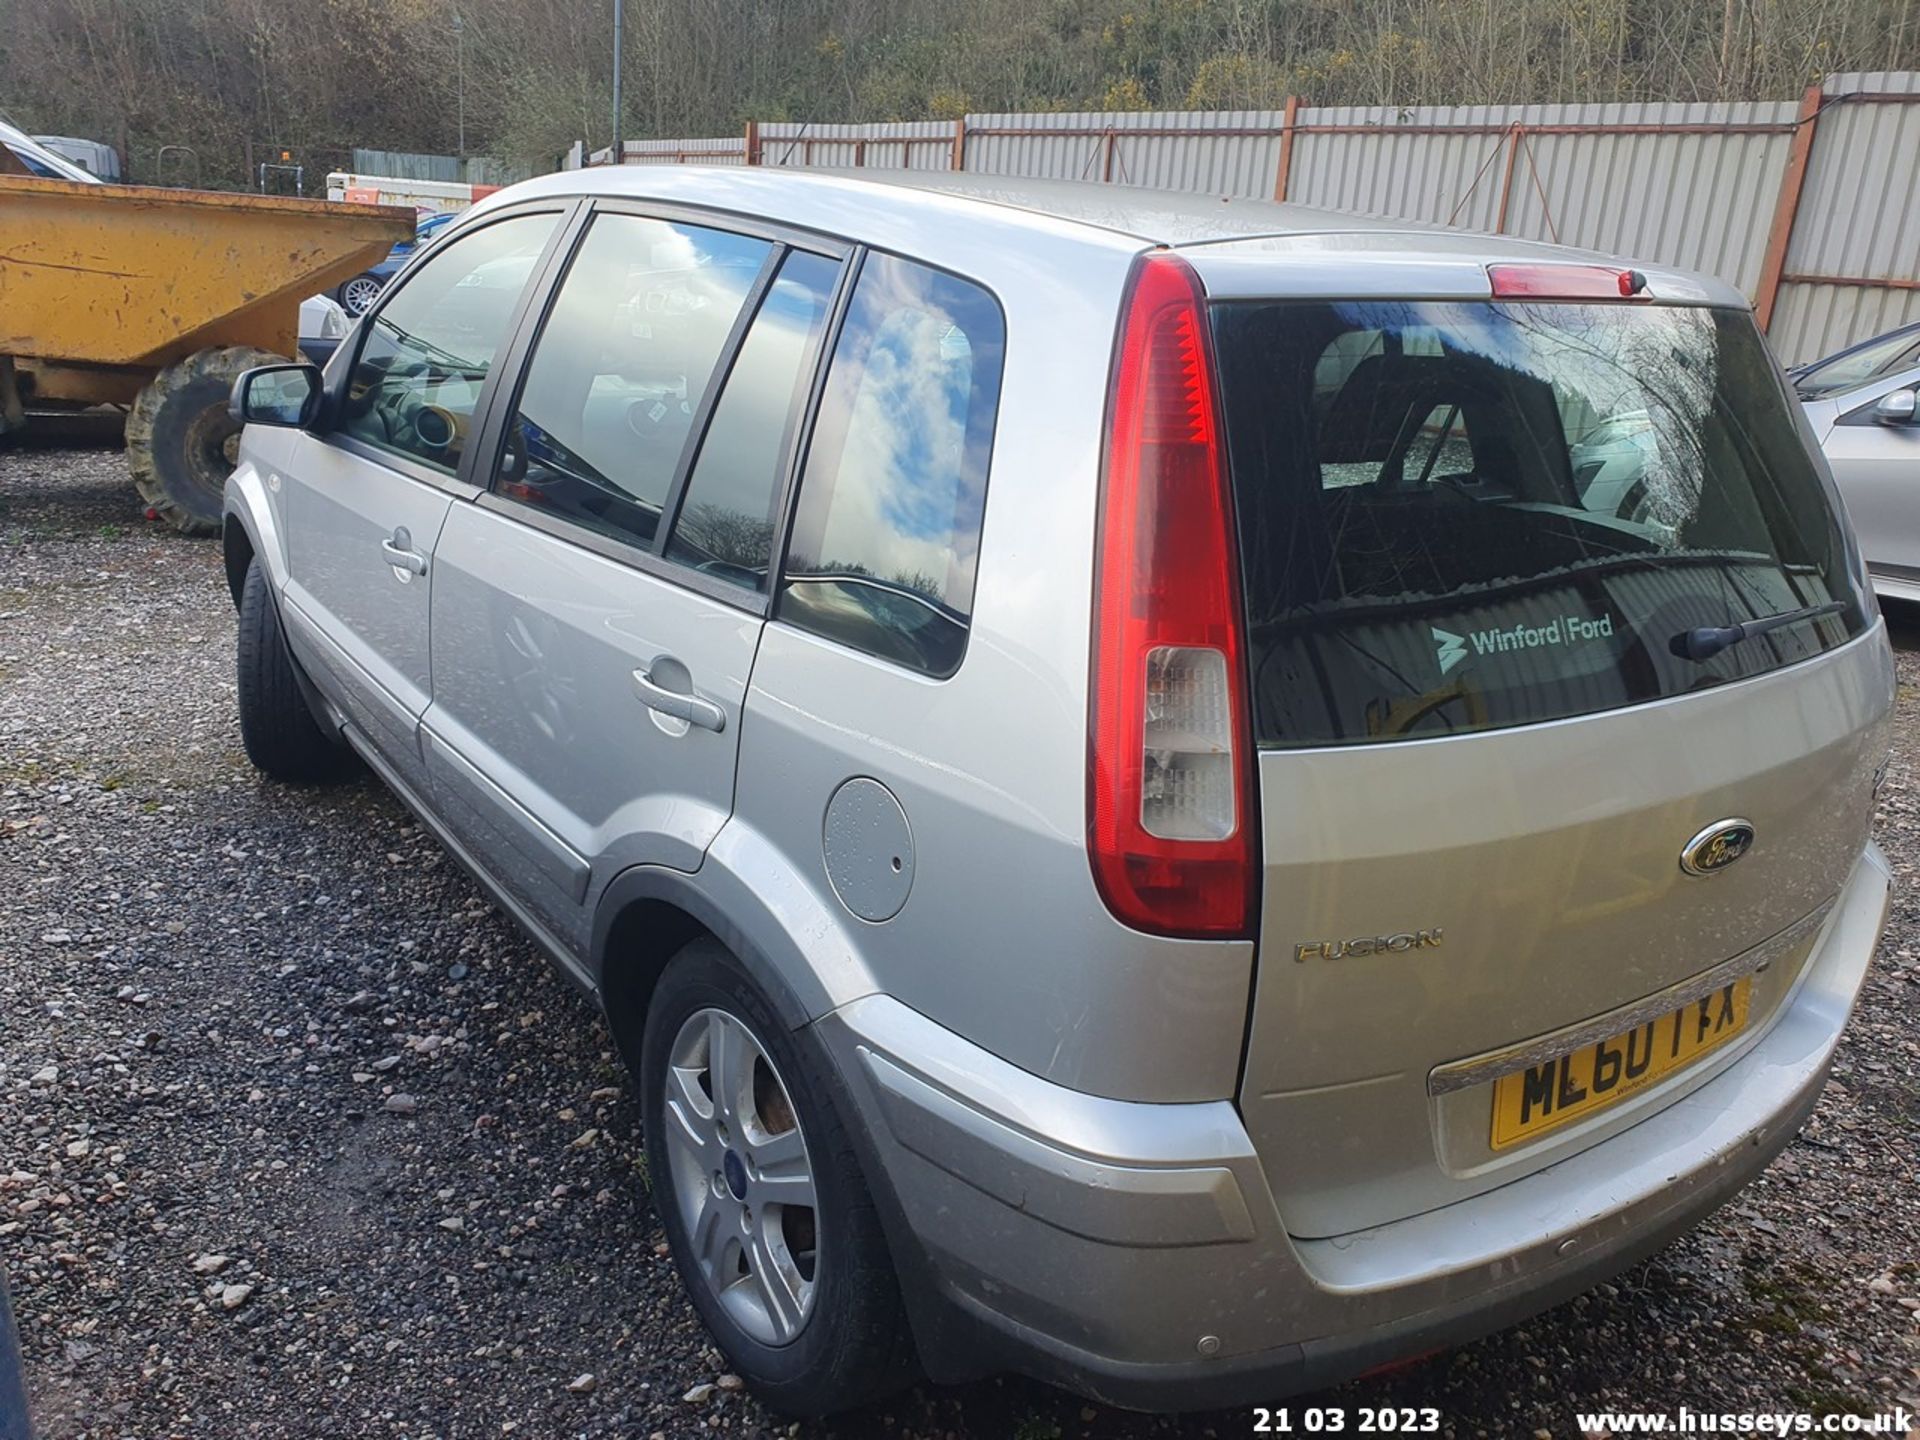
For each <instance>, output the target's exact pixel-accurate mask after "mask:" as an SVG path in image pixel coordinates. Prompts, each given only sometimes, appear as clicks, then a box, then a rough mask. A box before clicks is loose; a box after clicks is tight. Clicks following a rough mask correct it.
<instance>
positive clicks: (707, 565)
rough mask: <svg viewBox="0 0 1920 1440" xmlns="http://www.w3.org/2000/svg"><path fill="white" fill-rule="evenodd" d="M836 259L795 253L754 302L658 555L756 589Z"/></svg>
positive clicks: (767, 562)
mask: <svg viewBox="0 0 1920 1440" xmlns="http://www.w3.org/2000/svg"><path fill="white" fill-rule="evenodd" d="M839 273H840V264H839V262H838V261H836V260H829V259H827V258H826V257H825V256H821V255H812V254H808V253H807V252H806V251H804V250H795V251H793V252H791V253H790V254H789V255H788V256H787V258H786V259H785V260H784V261H782V262H781V265H780V274H779V277H778V278H777V279H775V281H774V282H773V286H772V288H770V289H769V290H768V291H767V294H766V298H765V299H764V300H762V301H761V302H760V309H759V311H758V313H756V314H755V315H754V317H753V325H752V327H751V328H750V329H749V330H748V331H747V338H746V339H745V340H744V341H742V342H741V345H740V353H739V355H738V357H736V358H735V360H734V362H733V367H732V369H731V370H729V372H728V374H727V381H726V386H725V388H724V389H722V390H721V392H720V399H719V401H718V403H717V404H716V405H715V406H714V409H713V419H712V421H711V422H710V423H709V424H708V426H707V433H706V436H705V438H704V439H702V440H701V442H700V454H699V456H698V458H696V459H695V460H694V462H693V473H692V474H691V475H690V476H689V477H688V479H687V493H686V498H685V499H683V500H682V501H681V502H680V515H679V518H678V519H676V520H675V521H674V524H673V535H672V537H671V538H670V539H669V540H668V541H667V557H668V558H669V559H672V560H678V561H680V562H681V563H683V564H686V565H691V566H692V567H693V568H694V569H696V570H699V571H700V572H702V573H703V574H707V575H712V576H714V577H716V578H718V579H721V580H726V581H728V582H730V583H732V584H735V585H740V586H743V587H745V588H746V589H748V590H754V591H760V592H764V591H765V590H766V588H767V572H768V570H769V569H770V568H771V566H772V560H773V507H774V503H775V501H776V499H777V498H778V496H779V492H780V479H781V462H782V460H783V459H784V458H785V457H786V454H787V446H788V442H789V441H790V439H791V438H792V434H793V426H794V422H795V420H796V419H797V418H798V416H799V414H800V409H801V402H802V401H803V399H804V398H805V392H806V388H807V380H808V378H809V377H810V376H811V375H812V373H813V359H814V354H815V352H816V350H817V349H818V347H819V344H820V332H821V329H822V327H823V326H824V325H825V323H826V317H827V306H828V305H829V304H830V303H831V301H832V299H833V285H834V281H835V279H836V278H837V277H838V276H839Z"/></svg>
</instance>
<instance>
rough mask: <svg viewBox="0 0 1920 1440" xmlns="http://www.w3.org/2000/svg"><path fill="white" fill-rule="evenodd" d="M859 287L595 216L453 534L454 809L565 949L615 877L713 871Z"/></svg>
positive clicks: (682, 235) (439, 786)
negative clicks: (815, 428)
mask: <svg viewBox="0 0 1920 1440" xmlns="http://www.w3.org/2000/svg"><path fill="white" fill-rule="evenodd" d="M839 270H840V262H839V261H838V260H837V259H834V258H829V257H828V256H826V255H822V254H816V253H812V252H810V251H805V250H799V249H791V250H790V249H788V248H786V247H785V246H783V245H782V244H780V243H778V242H776V241H774V240H771V239H761V238H755V237H751V236H747V235H741V234H736V233H731V232H728V231H722V230H717V229H713V228H709V227H706V226H701V225H694V224H688V223H678V222H676V223H669V222H668V221H665V220H662V219H657V218H653V217H650V216H646V215H642V214H638V213H630V212H626V211H622V210H612V211H606V212H603V213H600V214H598V215H597V216H596V217H595V218H594V220H593V221H592V223H591V225H590V226H589V228H588V229H587V231H586V233H585V236H584V238H583V239H582V241H581V242H580V245H579V248H578V250H577V251H576V253H575V255H574V257H573V259H572V260H571V262H570V264H569V267H568V270H567V273H566V275H565V278H564V279H563V280H562V282H561V284H560V287H559V289H558V292H557V294H556V296H555V299H554V302H553V304H552V307H551V309H550V311H549V313H548V315H547V318H546V320H545V322H544V326H543V329H542V331H541V333H540V335H539V336H538V337H537V339H536V340H535V341H534V344H533V346H532V350H531V356H530V359H529V360H528V362H527V365H526V367H525V375H524V379H522V381H521V383H520V386H519V390H518V393H517V394H515V395H514V396H513V397H512V400H511V402H510V408H506V409H505V419H504V422H503V432H504V439H503V441H502V443H501V446H500V457H499V461H498V464H497V466H496V471H495V474H494V476H493V486H492V490H491V492H490V493H488V494H486V495H483V496H482V497H481V498H480V500H479V501H478V503H476V504H474V505H470V506H469V505H459V506H456V507H454V512H453V514H452V515H451V516H450V518H449V519H448V522H447V525H446V528H445V530H444V532H443V533H442V535H441V538H440V542H439V545H438V547H437V548H436V552H435V557H434V563H435V581H434V588H433V601H432V609H433V636H434V639H433V643H434V677H433V678H434V686H433V706H432V709H431V710H430V711H429V712H428V713H427V717H426V720H425V722H424V725H423V731H422V747H423V750H424V752H425V756H426V763H427V765H428V767H429V769H430V772H431V775H432V784H433V787H434V803H435V805H436V808H437V809H438V810H439V811H440V812H441V813H442V814H443V815H444V816H445V817H447V819H448V821H449V823H450V824H452V825H453V827H454V828H455V829H456V830H457V831H458V832H459V833H460V834H461V836H462V838H463V840H464V841H465V842H466V844H467V845H468V847H469V848H470V849H471V850H472V851H473V852H475V853H476V854H477V855H478V856H479V857H480V858H481V860H482V862H483V863H484V864H485V865H486V866H487V868H488V869H489V870H491V871H492V872H493V874H494V875H495V877H496V878H497V879H498V880H499V881H500V883H501V884H502V885H503V886H504V887H505V888H506V889H507V890H508V891H509V892H511V893H512V894H513V895H514V896H515V898H516V899H518V900H519V901H520V902H521V903H522V904H524V905H525V906H526V907H527V909H529V910H530V911H531V912H532V913H533V914H534V915H535V916H536V917H537V918H538V919H539V920H540V921H542V923H544V924H545V925H547V926H548V927H549V928H550V929H551V930H552V931H553V932H554V933H555V934H556V935H558V936H559V937H561V938H562V939H563V940H565V941H566V942H568V945H569V947H570V948H575V949H578V948H580V947H581V945H582V943H583V941H584V939H585V934H586V929H587V917H588V915H589V914H590V908H589V902H590V897H591V895H592V894H593V893H595V892H596V891H597V889H598V888H599V887H601V886H604V884H605V883H606V881H607V879H608V878H610V877H611V876H612V875H613V874H615V873H617V872H618V871H619V870H621V869H623V868H625V867H626V866H629V865H634V864H657V865H666V866H671V867H674V868H676V869H681V870H692V869H694V868H696V867H697V866H698V865H699V864H700V861H701V857H702V856H703V855H704V854H705V851H706V848H707V846H708V844H710V843H711V842H712V840H713V837H714V836H715V835H716V834H717V833H718V832H719V829H720V827H721V825H722V824H724V823H725V822H726V819H727V817H728V815H729V814H731V813H732V808H733V776H734V762H735V756H736V753H737V746H738V735H739V727H740V714H741V703H742V699H743V697H744V695H745V693H746V686H747V680H748V676H749V673H750V671H751V669H752V665H753V658H754V652H755V649H756V647H757V646H758V644H759V638H760V631H761V627H762V624H763V620H764V615H765V609H766V586H767V573H768V569H769V567H770V561H771V547H772V537H773V530H774V513H775V506H776V502H777V497H778V496H779V494H780V493H781V491H782V488H783V486H784V482H785V478H786V475H787V471H788V468H789V465H790V463H791V450H792V447H793V444H794V434H795V431H796V429H797V417H798V414H799V411H800V408H801V406H800V402H801V400H802V399H803V397H804V395H805V392H806V388H807V382H808V379H809V377H810V376H811V374H812V371H813V368H814V365H815V364H816V362H817V352H818V348H819V338H820V333H821V330H822V328H823V325H824V320H825V316H826V313H827V310H828V308H829V303H830V298H831V295H832V293H833V289H834V285H835V283H836V281H837V278H838V275H839ZM502 404H503V407H505V406H506V405H507V404H508V402H507V401H505V400H504V399H503V402H502ZM676 514H677V515H678V517H679V519H678V523H677V524H676V523H675V520H674V517H675V516H676Z"/></svg>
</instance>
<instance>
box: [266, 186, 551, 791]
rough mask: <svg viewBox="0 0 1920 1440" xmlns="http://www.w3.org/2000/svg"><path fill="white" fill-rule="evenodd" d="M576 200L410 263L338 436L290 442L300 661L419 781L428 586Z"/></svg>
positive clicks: (377, 745)
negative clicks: (530, 303)
mask: <svg viewBox="0 0 1920 1440" xmlns="http://www.w3.org/2000/svg"><path fill="white" fill-rule="evenodd" d="M559 219H561V211H559V209H553V211H540V213H532V215H515V217H507V219H501V221H495V223H492V225H484V227H480V228H478V230H472V232H468V234H465V236H461V238H457V240H453V242H451V244H447V246H445V248H444V250H438V252H436V253H434V257H432V259H428V261H424V263H422V265H420V267H419V269H415V271H409V273H407V275H405V280H403V284H399V288H396V290H394V292H392V294H390V296H386V298H384V300H382V303H380V307H378V309H376V311H374V313H372V315H371V317H369V319H367V321H365V326H363V338H361V344H359V353H357V355H355V357H353V365H351V369H349V372H348V376H346V384H344V392H342V394H340V396H338V399H336V413H334V417H332V424H330V426H328V428H326V432H324V434H317V436H315V434H305V432H300V434H298V436H296V438H294V444H292V449H290V451H288V463H286V480H284V484H286V486H288V495H286V511H288V526H286V528H288V582H286V591H284V595H282V614H284V618H286V630H288V637H290V641H292V645H294V649H296V651H298V653H300V659H301V660H303V662H305V664H307V666H309V668H313V670H317V672H323V674H324V676H326V678H328V680H330V684H328V693H332V695H334V697H336V699H338V701H340V703H342V705H344V708H346V712H348V716H349V720H351V722H353V726H355V728H357V730H359V732H361V733H363V735H365V739H367V741H369V743H371V745H372V747H374V749H376V751H380V755H382V756H384V758H386V760H388V762H390V764H392V766H394V768H396V770H399V774H401V776H403V778H405V780H411V781H419V778H420V762H419V745H417V733H415V732H417V726H419V718H420V712H422V710H424V708H426V705H428V699H430V695H432V676H430V653H428V632H426V626H428V595H430V593H432V555H434V545H436V541H438V538H440V530H442V524H444V522H445V516H447V509H449V507H451V505H453V501H455V497H457V495H459V493H463V488H465V490H467V493H470V490H472V488H470V486H465V484H463V478H461V474H463V468H470V463H468V461H467V455H465V449H467V436H468V432H470V430H472V424H474V417H476V415H478V411H480V396H482V388H484V386H486V380H488V372H490V369H492V363H493V353H495V351H497V349H499V346H501V344H503V342H505V340H507V334H509V326H511V323H513V317H515V311H516V307H518V303H520V298H522V294H524V292H526V288H528V282H530V278H532V275H534V269H536V267H538V263H540V257H541V252H543V250H545V246H547V244H549V240H551V238H553V234H555V230H557V225H559Z"/></svg>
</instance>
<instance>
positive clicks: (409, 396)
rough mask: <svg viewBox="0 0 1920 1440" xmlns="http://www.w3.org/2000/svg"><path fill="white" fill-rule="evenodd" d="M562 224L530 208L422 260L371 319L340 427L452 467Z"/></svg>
mask: <svg viewBox="0 0 1920 1440" xmlns="http://www.w3.org/2000/svg"><path fill="white" fill-rule="evenodd" d="M558 223H559V216H558V215H522V216H519V217H517V218H515V219H512V220H502V221H499V222H498V223H497V224H493V225H487V226H483V227H482V228H480V229H478V230H475V231H473V232H472V233H471V234H468V235H465V236H462V237H461V238H460V239H459V240H456V241H454V242H452V243H451V244H449V245H448V246H447V248H446V249H444V250H442V251H440V253H439V254H437V255H436V256H434V258H433V259H431V260H427V261H423V262H422V264H421V267H420V269H419V270H417V271H415V272H413V273H412V274H410V275H408V277H407V279H406V283H405V284H403V285H402V286H401V287H400V288H399V289H398V290H397V291H395V292H394V295H393V298H392V299H391V300H389V301H388V302H387V303H386V304H385V305H382V306H381V307H380V308H379V310H377V311H376V312H375V313H374V314H373V316H372V317H371V318H370V319H369V320H368V321H367V323H366V327H365V328H366V340H365V342H364V343H363V344H362V345H361V347H360V355H359V358H358V359H357V360H356V361H355V363H354V367H353V375H352V377H351V378H350V379H349V381H348V384H347V400H346V405H345V413H344V415H343V417H342V421H341V428H342V429H343V430H344V431H345V432H346V433H347V434H349V435H352V436H354V437H355V438H356V439H360V440H365V441H367V442H368V443H369V444H373V445H378V446H379V447H380V448H381V449H383V450H391V451H394V452H396V453H397V454H401V455H405V456H407V457H409V458H410V459H414V460H418V461H420V462H421V463H422V464H425V465H430V466H432V467H433V468H434V469H436V470H443V471H445V472H446V473H447V474H449V475H450V474H452V473H453V472H454V471H455V470H457V469H459V467H460V453H461V451H462V449H463V448H464V447H465V446H466V443H467V438H468V435H469V433H470V432H471V430H472V427H473V410H474V406H475V405H477V404H478V403H479V400H480V387H481V386H482V385H483V384H484V383H485V381H486V378H487V371H488V369H489V368H490V367H491V366H492V364H493V357H494V353H495V352H496V351H497V350H498V349H499V348H500V346H501V345H502V344H504V343H505V342H506V338H507V324H508V322H509V321H510V320H511V319H512V318H513V309H514V306H515V305H516V304H517V303H518V302H519V300H520V294H521V292H522V291H523V290H525V289H526V286H527V281H528V280H529V279H530V278H531V277H532V275H533V270H534V266H535V265H536V264H538V263H539V260H540V252H541V251H542V250H544V249H545V248H546V244H547V239H548V237H549V236H551V235H552V234H553V229H554V226H555V225H557V224H558Z"/></svg>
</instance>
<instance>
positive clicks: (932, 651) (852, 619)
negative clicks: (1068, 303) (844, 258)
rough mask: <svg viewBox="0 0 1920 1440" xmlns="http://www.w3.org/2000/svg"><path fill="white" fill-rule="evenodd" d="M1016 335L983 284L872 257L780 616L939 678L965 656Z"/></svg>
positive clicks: (815, 457)
mask: <svg viewBox="0 0 1920 1440" xmlns="http://www.w3.org/2000/svg"><path fill="white" fill-rule="evenodd" d="M1005 343H1006V331H1005V325H1004V322H1003V321H1002V319H1001V316H1000V307H999V305H998V304H997V303H996V302H995V301H994V299H993V297H992V296H991V295H989V294H988V293H987V292H986V291H985V290H982V289H981V288H980V287H979V286H977V285H973V284H970V283H969V282H967V281H965V280H961V279H959V278H957V277H955V276H952V275H947V274H943V273H941V272H939V271H936V270H929V269H927V268H925V267H923V266H919V265H914V264H911V263H909V262H907V261H905V260H899V259H895V258H893V257H892V256H888V255H870V256H869V257H868V258H867V261H866V263H865V265H864V266H863V267H862V268H861V271H860V279H859V281H858V283H857V284H856V286H855V288H854V294H853V301H852V304H851V305H850V306H849V308H848V312H847V318H846V322H845V325H844V327H843V328H842V330H841V333H840V338H839V340H838V342H837V343H836V344H835V347H834V352H833V362H832V365H831V368H830V369H829V371H828V375H827V387H826V391H825V393H824V394H823V396H822V397H821V402H820V414H819V418H818V419H817V421H816V422H815V425H814V433H813V441H812V445H811V448H810V450H809V452H808V455H807V465H806V472H805V476H804V478H803V479H802V481H801V485H800V503H799V507H798V512H797V513H796V515H795V517H794V527H793V537H792V539H791V540H790V541H789V543H788V547H787V565H786V573H785V576H784V578H783V581H782V587H781V594H780V602H779V611H778V613H779V614H780V616H781V617H782V618H783V619H786V620H790V621H792V622H793V623H794V624H796V625H801V626H804V627H805V628H807V629H809V630H813V631H816V632H817V633H819V634H822V635H825V636H828V637H830V638H831V639H834V640H838V641H840V642H841V643H842V644H846V645H851V646H853V647H855V648H856V649H860V650H865V651H869V652H871V653H872V654H875V655H879V656H881V657H883V658H885V659H888V660H892V661H895V662H897V663H899V664H902V665H907V666H911V667H912V668H913V669H916V670H923V671H925V672H927V673H928V674H931V675H943V676H944V675H950V674H952V673H953V671H954V670H955V669H956V668H958V666H959V664H960V656H961V654H962V652H963V651H964V650H965V648H966V640H967V622H968V619H969V617H970V615H971V614H972V610H973V581H974V570H975V566H976V564H977V561H978V558H979V550H980V526H981V522H982V518H983V516H984V513H985V508H986V493H987V461H988V456H989V453H990V451H991V449H992V445H993V422H994V415H995V412H996V410H997V409H998V406H999V401H1000V365H1001V356H1002V352H1003V351H1004V349H1005Z"/></svg>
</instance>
